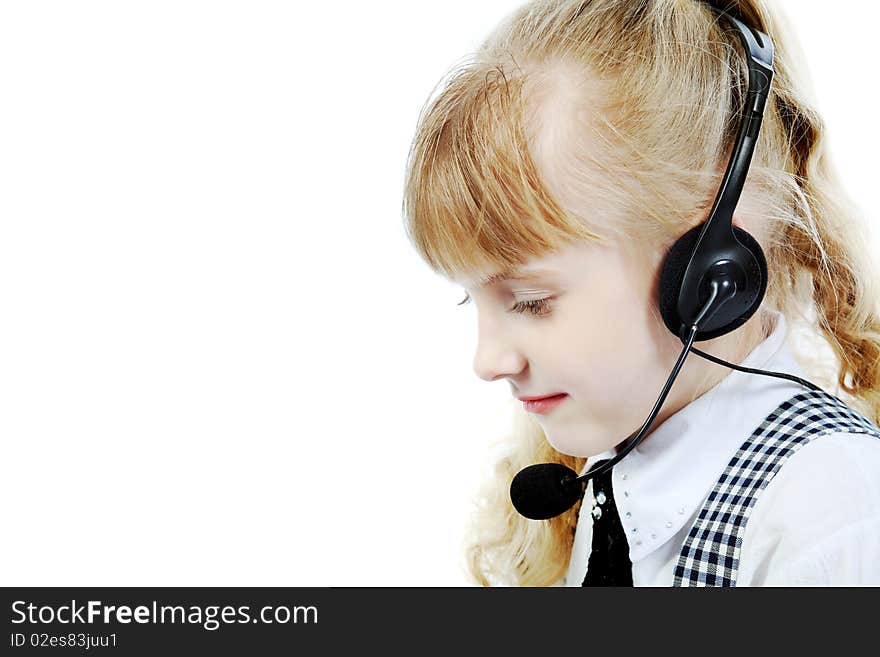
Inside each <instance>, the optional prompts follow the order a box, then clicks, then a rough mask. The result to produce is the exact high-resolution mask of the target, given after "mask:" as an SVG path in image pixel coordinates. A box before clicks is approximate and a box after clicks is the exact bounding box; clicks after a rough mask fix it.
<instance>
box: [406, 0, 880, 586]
mask: <svg viewBox="0 0 880 657" xmlns="http://www.w3.org/2000/svg"><path fill="white" fill-rule="evenodd" d="M720 4H722V5H723V7H724V8H725V9H726V10H727V11H728V12H729V13H731V14H733V15H734V16H736V17H737V18H739V19H740V20H742V21H743V22H745V23H746V24H748V25H751V26H753V27H756V28H757V29H759V30H761V31H763V32H765V33H766V34H768V35H769V36H770V37H771V39H772V41H773V44H774V47H775V61H774V68H775V78H774V82H773V90H772V92H771V95H770V97H769V99H768V102H767V108H766V112H765V117H764V122H763V126H762V129H761V133H760V137H759V140H758V143H757V146H756V150H755V154H754V157H753V160H752V164H751V168H750V173H749V176H748V179H747V182H746V185H745V187H744V189H743V194H742V197H741V200H740V203H739V205H738V208H737V213H736V214H737V216H739V217H751V218H752V219H751V223H750V224H749V225H753V226H755V227H756V229H755V231H754V236H755V238H756V239H758V241H759V243H760V244H761V246H762V248H763V250H764V253H765V255H766V258H767V264H768V268H769V280H768V286H767V295H766V297H765V303H766V304H769V305H771V306H772V307H773V308H776V309H777V310H779V311H780V312H782V313H783V314H784V315H785V317H786V319H787V321H788V323H789V324H790V325H791V326H792V329H793V330H798V328H799V327H801V328H802V329H803V338H804V339H805V340H806V339H813V340H814V343H815V344H813V345H810V346H809V347H808V348H807V349H805V350H804V351H803V352H801V353H797V356H798V358H799V360H800V361H801V362H802V363H803V364H804V369H805V370H806V371H807V373H808V374H810V375H811V379H812V380H813V381H816V382H817V383H818V384H819V385H822V387H824V388H825V389H826V390H828V391H829V392H832V393H834V394H837V395H838V396H840V397H841V398H842V399H845V401H847V403H850V404H851V405H852V406H853V407H854V408H855V409H856V410H858V411H860V412H861V413H863V414H864V415H866V416H867V417H869V418H871V419H872V420H873V421H875V422H877V421H878V420H880V320H878V309H877V307H876V305H875V304H876V301H877V299H878V298H880V295H878V277H877V275H876V272H875V271H874V269H873V261H872V257H871V255H872V254H871V252H870V250H869V240H868V239H867V238H868V235H869V233H868V230H867V225H866V222H865V220H864V218H863V217H861V216H860V213H859V211H858V209H857V207H856V206H855V205H854V204H853V203H852V202H851V201H850V200H849V199H848V197H847V194H846V192H845V190H844V188H843V187H842V185H841V183H840V181H839V179H838V177H837V173H836V171H835V169H834V166H833V164H832V162H831V160H830V158H829V153H828V146H827V140H826V138H825V135H826V128H825V125H824V123H823V121H822V119H821V117H820V116H819V114H818V112H817V110H816V106H815V103H814V102H813V100H812V98H811V90H810V87H809V81H808V78H807V77H806V76H805V75H804V73H803V72H802V71H798V70H797V65H798V62H800V61H802V59H803V57H802V54H801V52H800V51H799V50H798V48H799V45H798V43H797V41H796V38H795V36H794V33H793V31H792V29H791V27H790V26H789V24H788V22H787V19H786V17H785V16H784V15H783V14H782V12H781V10H780V9H778V8H777V7H776V6H775V5H772V4H771V2H770V1H769V0H737V1H729V2H724V3H720ZM747 84H748V71H747V67H746V63H745V61H744V55H743V53H742V50H741V46H740V44H739V42H738V40H737V36H736V35H735V33H733V32H732V31H731V30H730V29H729V28H728V27H727V25H726V24H725V23H720V22H719V20H718V18H717V16H715V14H714V13H713V12H712V11H711V9H710V8H709V7H708V6H707V5H706V3H705V2H701V1H698V0H605V1H596V0H594V1H592V2H590V1H586V0H585V1H575V0H534V1H532V2H529V3H527V4H525V5H523V6H521V7H520V8H519V9H517V10H516V11H514V12H513V13H511V14H510V15H509V16H508V17H507V18H506V19H505V20H504V21H503V22H502V23H500V24H499V26H498V27H497V28H496V29H495V30H494V31H493V32H492V33H491V34H490V35H489V37H488V38H487V39H486V40H485V41H484V42H483V44H482V45H481V47H480V48H479V49H478V51H477V52H476V53H475V54H474V56H473V58H471V61H469V62H466V63H464V64H461V65H460V66H458V67H456V70H454V71H453V75H452V76H450V79H449V80H448V81H446V84H445V85H443V86H442V88H441V90H440V92H439V93H438V94H436V97H434V98H433V99H429V102H427V103H426V105H425V107H423V108H422V112H421V115H420V117H419V122H418V126H417V131H416V134H415V137H414V140H413V143H412V147H411V150H410V153H409V157H408V161H407V171H406V181H405V190H404V202H403V206H404V217H405V227H406V231H407V235H408V237H409V239H410V241H411V242H412V244H413V246H414V247H415V248H416V250H417V251H418V253H419V254H420V256H421V257H422V258H423V259H424V261H425V262H426V263H427V264H428V265H429V266H430V267H431V268H432V269H433V270H434V271H436V272H438V273H441V274H443V275H444V276H448V277H450V278H455V277H457V276H459V275H461V274H468V275H470V274H472V273H474V272H479V271H486V270H490V269H491V270H501V271H505V270H508V269H511V268H513V267H515V266H516V265H519V264H522V263H524V262H526V261H527V260H529V259H530V258H533V257H541V256H544V255H547V254H549V253H551V252H553V251H555V250H557V249H558V248H560V247H562V246H563V245H566V244H568V243H571V242H574V241H578V240H601V241H604V240H615V241H618V242H621V243H625V242H626V241H631V242H632V243H633V244H643V245H650V247H651V248H653V249H655V250H656V249H658V248H660V247H663V248H662V250H661V251H659V252H662V253H665V250H666V249H668V248H669V246H671V244H672V243H673V242H674V241H675V239H677V238H678V237H679V236H681V235H682V234H683V233H684V232H686V230H687V229H688V228H690V227H692V226H693V225H695V223H694V222H695V220H696V219H700V220H704V219H705V216H704V215H705V213H706V212H707V210H708V208H709V207H710V205H709V204H710V203H711V201H712V200H713V199H714V196H715V192H716V191H717V187H718V185H719V183H720V180H721V176H722V174H723V172H724V168H725V167H726V164H727V160H728V158H729V155H730V151H731V148H732V146H733V139H734V138H735V136H736V131H737V129H738V127H739V115H740V111H741V106H742V103H743V98H744V95H745V94H744V91H745V89H747ZM435 91H436V90H435ZM433 95H434V94H433V92H432V96H433ZM583 208H589V212H590V213H589V216H582V215H581V214H578V211H579V210H581V209H583ZM656 316H657V320H658V322H659V321H661V320H660V317H659V311H657V314H656ZM819 345H821V346H823V347H824V348H825V351H826V354H827V355H828V356H830V358H828V359H827V360H826V361H825V362H820V360H819V359H817V358H815V357H814V358H813V359H812V362H810V363H809V364H808V363H807V360H808V359H807V358H806V357H805V355H806V354H807V353H809V354H811V355H813V356H815V354H816V353H817V348H816V347H817V346H819ZM831 383H834V384H835V385H834V386H832V385H830V384H831ZM823 384H824V385H823ZM513 420H514V424H513V435H512V436H510V437H509V438H508V439H507V440H506V441H505V443H504V449H505V453H504V454H502V455H501V456H500V457H499V458H498V460H497V462H496V463H495V466H494V470H493V472H492V476H491V477H489V478H488V480H487V481H486V482H485V485H484V487H483V490H482V491H481V493H480V495H479V497H478V499H477V500H476V505H475V508H474V513H473V515H472V517H471V526H470V531H469V532H468V540H469V541H470V542H469V543H468V545H467V546H466V561H467V567H468V571H469V575H470V576H471V577H472V578H473V580H474V582H475V583H479V584H482V585H529V586H532V585H551V584H557V583H559V580H560V578H561V577H562V576H563V575H564V574H565V571H566V569H567V566H568V562H569V559H570V556H571V547H572V540H573V536H574V530H575V527H576V523H577V514H578V510H579V508H580V503H579V504H578V505H576V506H575V507H574V508H572V509H571V510H569V511H568V512H566V513H565V514H563V515H561V516H559V517H556V518H554V519H552V520H549V521H533V520H527V519H525V518H523V517H521V516H520V515H519V514H518V513H517V512H516V511H515V510H514V509H513V507H512V505H511V502H510V498H509V492H508V491H509V485H510V481H511V479H512V478H513V476H514V475H515V474H516V473H517V472H518V471H519V470H520V469H521V468H523V467H525V466H527V465H530V464H532V463H539V462H557V463H564V464H565V465H568V466H569V467H571V468H573V469H575V470H577V471H580V470H581V468H582V467H583V465H584V463H585V459H583V458H576V457H572V456H568V455H565V454H561V453H559V452H557V451H556V450H554V449H553V448H552V447H551V446H550V444H549V443H548V441H547V440H546V437H545V435H544V433H543V431H542V429H541V427H540V426H539V425H538V423H537V422H535V421H533V420H532V418H531V417H530V416H529V415H528V414H526V413H525V412H524V411H522V410H521V409H518V410H517V413H516V415H515V417H514V418H513Z"/></svg>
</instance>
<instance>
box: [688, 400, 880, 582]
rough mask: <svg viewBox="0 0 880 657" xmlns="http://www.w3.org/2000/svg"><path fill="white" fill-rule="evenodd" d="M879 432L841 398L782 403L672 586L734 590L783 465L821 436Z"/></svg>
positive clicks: (733, 470) (701, 518)
mask: <svg viewBox="0 0 880 657" xmlns="http://www.w3.org/2000/svg"><path fill="white" fill-rule="evenodd" d="M841 431H842V432H847V433H868V434H873V435H874V436H875V437H877V438H880V429H878V427H877V426H876V425H874V424H873V423H872V422H870V421H869V420H868V419H867V418H865V417H864V416H863V415H860V414H859V413H857V412H856V411H854V410H853V409H852V408H850V407H849V406H847V405H846V404H845V403H844V402H842V401H841V400H840V399H838V398H837V397H835V396H833V395H830V394H828V393H825V392H819V391H814V390H808V391H806V392H802V393H799V394H797V395H795V396H794V397H792V398H791V399H789V400H787V401H784V402H783V403H782V404H780V405H779V407H778V408H776V410H774V411H773V412H772V413H770V415H768V416H767V418H766V419H765V420H764V421H763V422H762V423H761V425H760V426H759V427H758V428H757V429H755V432H754V433H753V434H752V435H751V436H749V438H748V439H747V440H746V441H745V442H744V443H743V444H742V446H741V447H740V448H739V450H738V451H737V453H736V455H735V456H734V457H733V458H732V459H731V460H730V463H728V464H727V467H726V468H725V469H724V472H723V473H722V475H721V477H720V478H719V479H718V481H717V482H716V484H715V487H714V488H713V489H712V492H711V493H709V497H708V498H707V499H706V502H705V503H704V504H703V508H702V509H700V513H699V514H698V516H697V520H696V522H695V523H694V525H693V527H691V530H690V532H689V533H688V536H687V538H686V539H685V541H684V544H683V545H682V548H681V553H680V554H679V557H678V565H676V567H675V580H674V581H673V586H736V576H737V571H738V570H739V554H740V548H741V546H742V534H743V531H744V530H745V527H746V522H747V521H748V519H749V515H750V514H751V511H752V507H754V505H755V502H756V500H757V499H758V495H759V494H760V493H761V491H762V490H764V488H766V486H767V484H768V483H770V481H771V480H772V479H773V477H775V476H776V473H777V472H779V468H781V467H782V465H783V464H784V463H785V460H786V459H787V458H788V457H790V456H791V455H792V454H794V453H795V452H797V450H799V449H800V448H801V447H803V446H804V445H806V444H807V443H809V442H810V441H812V440H814V439H815V438H819V437H820V436H824V435H827V434H830V433H834V432H841Z"/></svg>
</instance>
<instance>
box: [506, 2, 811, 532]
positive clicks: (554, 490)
mask: <svg viewBox="0 0 880 657" xmlns="http://www.w3.org/2000/svg"><path fill="white" fill-rule="evenodd" d="M708 4H709V6H710V7H711V8H712V9H713V10H714V12H715V13H716V14H717V15H718V17H719V19H721V20H724V21H726V22H727V23H728V24H729V25H730V26H731V27H733V28H734V29H735V31H736V33H737V35H738V36H739V39H740V41H741V42H742V45H743V48H744V50H745V52H746V61H747V62H748V72H749V89H748V94H747V96H746V100H745V103H744V106H743V113H742V119H741V122H740V127H739V132H738V135H737V137H736V142H735V145H734V147H733V151H732V153H731V156H730V160H729V162H728V164H727V170H726V172H725V174H724V178H723V179H722V181H721V186H720V187H719V189H718V193H717V194H716V196H715V202H714V204H713V205H712V210H711V211H710V213H709V216H708V219H706V221H705V222H703V223H702V224H700V225H698V226H696V227H694V228H692V229H691V230H689V231H688V232H687V233H685V234H684V235H683V236H681V237H680V238H679V239H678V240H677V241H676V242H675V244H674V245H673V246H672V248H670V250H669V252H668V253H667V255H666V259H665V261H664V263H663V268H662V272H661V275H660V289H659V303H660V315H661V316H662V318H663V322H664V324H665V325H666V327H667V328H668V329H669V330H670V331H671V332H672V333H673V334H674V335H675V336H676V337H678V338H679V339H680V340H681V341H682V343H683V344H684V349H683V350H682V352H681V355H680V356H679V357H678V360H677V362H676V363H675V366H674V367H673V369H672V373H671V374H670V376H669V378H668V379H667V381H666V385H665V386H664V387H663V391H662V392H661V393H660V396H659V398H658V399H657V401H656V402H655V404H654V408H653V409H652V410H651V413H650V415H649V416H648V419H647V420H645V423H644V424H643V425H642V426H641V428H639V429H638V430H637V431H636V432H634V433H632V434H630V436H628V437H627V438H626V441H625V442H626V445H625V447H624V448H623V449H622V450H621V451H619V452H618V453H617V454H616V455H615V456H614V458H612V459H609V460H607V461H604V462H603V463H602V464H600V465H599V466H597V467H595V468H593V469H592V470H591V471H590V472H587V473H586V474H584V475H581V476H580V477H578V476H577V473H576V472H575V471H574V470H572V469H571V468H569V467H567V466H565V465H562V464H561V463H539V464H536V465H532V466H529V467H527V468H525V469H523V470H521V471H520V472H519V473H518V474H517V475H516V476H515V477H514V479H513V481H512V482H511V485H510V499H511V502H512V503H513V506H514V507H515V508H516V510H517V511H518V512H519V513H520V514H521V515H523V516H525V517H527V518H531V519H533V520H546V519H548V518H552V517H555V516H558V515H559V514H561V513H563V512H565V511H566V510H568V509H569V508H571V507H572V506H573V505H574V504H575V502H577V500H578V499H580V498H581V497H582V496H583V494H584V491H585V488H586V482H587V481H588V480H589V479H592V478H593V477H595V476H597V475H599V474H601V473H603V472H606V471H608V470H610V469H611V468H612V467H614V465H615V464H617V463H618V462H619V461H620V460H621V459H622V458H624V457H625V456H626V455H627V454H629V453H630V452H631V451H632V450H633V449H634V448H635V447H636V446H638V444H639V443H640V442H641V441H642V440H643V439H644V438H645V434H646V432H647V430H648V427H650V426H651V423H652V422H653V421H654V418H655V417H656V416H657V413H658V412H659V411H660V408H661V406H662V405H663V402H664V401H665V400H666V396H667V394H668V393H669V389H670V388H671V387H672V383H673V382H674V381H675V379H676V377H677V376H678V373H679V370H680V369H681V366H682V365H683V364H684V361H685V358H686V357H687V355H688V353H690V352H693V353H695V354H697V355H699V356H701V357H702V358H705V359H707V360H710V361H712V362H714V363H718V364H719V365H724V366H726V367H730V368H733V369H736V370H740V371H742V372H747V373H749V374H762V375H764V376H774V377H778V378H782V379H789V380H791V381H795V382H797V383H799V384H801V385H803V386H805V387H807V388H810V389H812V390H816V391H819V392H825V391H824V390H822V388H820V387H819V386H817V385H815V384H813V383H811V382H809V381H805V380H804V379H801V378H799V377H796V376H794V375H791V374H785V373H782V372H768V371H766V370H758V369H752V368H748V367H742V366H740V365H736V364H733V363H728V362H726V361H724V360H721V359H720V358H716V357H715V356H712V355H710V354H707V353H704V352H702V351H700V350H699V349H694V348H693V344H694V342H699V341H701V340H711V339H713V338H717V337H720V336H722V335H726V334H727V333H730V332H731V331H734V330H735V329H737V328H739V327H740V326H741V325H742V324H744V323H745V322H746V321H747V320H748V319H749V318H750V317H751V316H752V315H753V314H754V313H755V312H756V311H757V310H758V308H759V306H760V305H761V302H762V301H763V299H764V294H765V292H766V290H767V261H766V259H765V257H764V253H763V251H762V250H761V247H760V245H759V244H758V242H757V240H755V238H754V237H752V236H751V235H750V234H749V233H748V232H746V231H745V230H743V229H741V228H739V227H737V226H734V225H733V211H734V209H735V208H736V204H737V202H738V201H739V197H740V194H741V193H742V188H743V185H744V183H745V181H746V176H747V175H748V171H749V165H750V163H751V161H752V154H753V153H754V150H755V143H756V142H757V139H758V134H759V132H760V130H761V122H762V120H763V118H764V108H765V106H766V104H767V96H768V95H769V93H770V88H771V86H772V83H773V43H772V42H771V40H770V38H769V37H768V36H767V35H766V34H764V33H763V32H761V31H760V30H757V29H755V28H752V27H749V26H748V25H746V24H745V23H743V22H742V21H740V20H739V19H737V18H735V17H734V16H732V15H730V14H729V13H727V12H726V11H725V10H723V9H721V8H719V7H716V6H715V5H712V4H711V3H708ZM826 394H828V393H826Z"/></svg>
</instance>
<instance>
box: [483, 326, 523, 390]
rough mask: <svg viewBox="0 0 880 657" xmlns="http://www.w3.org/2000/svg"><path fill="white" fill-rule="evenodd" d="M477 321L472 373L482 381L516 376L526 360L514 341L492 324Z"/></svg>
mask: <svg viewBox="0 0 880 657" xmlns="http://www.w3.org/2000/svg"><path fill="white" fill-rule="evenodd" d="M478 321H479V325H480V327H479V329H478V337H477V351H476V353H475V354H474V372H476V374H477V376H478V377H480V378H481V379H483V380H484V381H496V380H498V379H503V378H505V377H514V376H517V375H518V374H519V373H520V372H522V370H523V369H524V368H525V365H526V360H525V358H524V357H523V355H522V352H521V350H520V349H518V348H517V346H516V344H515V341H513V340H511V339H510V338H509V337H508V336H507V334H506V333H505V332H504V331H502V330H500V327H498V326H495V325H494V324H493V323H491V322H488V321H484V320H478Z"/></svg>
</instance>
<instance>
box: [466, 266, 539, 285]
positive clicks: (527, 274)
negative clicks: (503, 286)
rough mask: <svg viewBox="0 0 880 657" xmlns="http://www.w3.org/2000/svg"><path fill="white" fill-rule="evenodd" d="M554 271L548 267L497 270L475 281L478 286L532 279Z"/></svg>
mask: <svg viewBox="0 0 880 657" xmlns="http://www.w3.org/2000/svg"><path fill="white" fill-rule="evenodd" d="M554 273H555V272H553V271H550V270H549V269H536V270H534V271H522V270H519V269H513V270H511V271H507V272H498V273H495V274H491V275H490V276H487V277H486V278H482V279H480V280H478V281H477V285H478V286H480V287H487V286H489V285H494V284H495V283H500V282H501V281H507V280H512V281H534V280H538V279H540V278H543V277H544V276H548V275H552V274H554Z"/></svg>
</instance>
